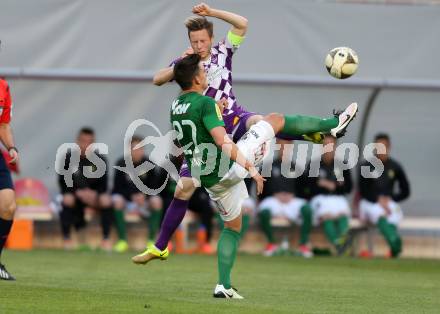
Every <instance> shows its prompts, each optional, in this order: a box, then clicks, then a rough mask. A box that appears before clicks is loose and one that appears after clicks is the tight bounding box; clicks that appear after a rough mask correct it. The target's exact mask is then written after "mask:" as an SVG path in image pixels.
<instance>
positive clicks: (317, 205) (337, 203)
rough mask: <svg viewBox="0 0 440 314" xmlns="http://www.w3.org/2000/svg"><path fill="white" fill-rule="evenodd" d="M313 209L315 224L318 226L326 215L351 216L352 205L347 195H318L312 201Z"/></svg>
mask: <svg viewBox="0 0 440 314" xmlns="http://www.w3.org/2000/svg"><path fill="white" fill-rule="evenodd" d="M310 206H311V207H312V210H313V224H314V225H315V226H317V225H318V224H319V222H320V220H321V218H322V217H325V216H333V217H338V216H350V205H349V204H348V202H347V199H346V198H345V196H340V195H317V196H315V197H314V198H312V200H311V201H310Z"/></svg>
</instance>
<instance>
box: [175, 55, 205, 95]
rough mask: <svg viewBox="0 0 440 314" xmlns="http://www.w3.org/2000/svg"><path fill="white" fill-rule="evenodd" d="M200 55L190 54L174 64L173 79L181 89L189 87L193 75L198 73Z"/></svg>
mask: <svg viewBox="0 0 440 314" xmlns="http://www.w3.org/2000/svg"><path fill="white" fill-rule="evenodd" d="M199 62H200V56H199V55H198V54H191V55H188V56H186V57H185V58H183V59H181V60H179V61H178V62H177V63H176V64H175V65H174V70H173V72H174V79H175V80H176V82H177V84H179V86H180V88H181V89H182V90H187V89H189V88H191V86H192V81H193V79H194V77H195V76H196V75H197V74H199Z"/></svg>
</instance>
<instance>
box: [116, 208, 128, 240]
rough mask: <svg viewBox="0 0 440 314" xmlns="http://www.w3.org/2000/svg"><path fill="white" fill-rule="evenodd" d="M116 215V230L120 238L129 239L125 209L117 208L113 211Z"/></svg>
mask: <svg viewBox="0 0 440 314" xmlns="http://www.w3.org/2000/svg"><path fill="white" fill-rule="evenodd" d="M113 213H114V214H113V215H114V217H115V224H116V230H117V232H118V237H119V240H124V241H127V230H126V228H125V220H124V211H123V210H117V209H115V210H114V211H113Z"/></svg>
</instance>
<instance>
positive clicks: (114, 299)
mask: <svg viewBox="0 0 440 314" xmlns="http://www.w3.org/2000/svg"><path fill="white" fill-rule="evenodd" d="M129 258H130V254H123V255H116V254H105V253H93V252H63V251H33V252H11V251H7V252H5V253H4V256H3V262H4V263H6V264H7V266H8V269H9V270H10V271H11V272H12V273H13V274H14V275H15V276H16V277H17V279H18V281H16V282H5V281H0V313H8V314H9V313H253V314H256V313H344V312H345V313H385V312H386V313H438V312H439V311H440V262H438V261H426V260H423V261H422V260H354V259H348V258H342V259H337V258H315V259H312V260H304V259H302V258H295V257H274V258H264V257H261V256H253V255H240V256H239V257H238V259H237V262H236V267H235V269H234V273H233V282H234V284H235V285H236V286H237V287H238V288H239V290H240V293H241V294H242V295H243V296H244V297H245V298H246V299H245V300H228V301H227V300H218V299H214V298H212V296H211V294H212V290H213V288H214V285H215V283H216V278H217V267H216V259H215V257H206V256H196V255H193V256H171V258H170V259H169V260H168V261H166V262H160V261H154V262H153V263H151V264H150V265H148V266H135V265H132V264H131V262H130V260H129Z"/></svg>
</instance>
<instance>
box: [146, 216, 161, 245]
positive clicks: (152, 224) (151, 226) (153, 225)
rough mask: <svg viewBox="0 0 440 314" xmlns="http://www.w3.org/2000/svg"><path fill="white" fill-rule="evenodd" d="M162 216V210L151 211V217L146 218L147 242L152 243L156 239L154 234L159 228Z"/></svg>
mask: <svg viewBox="0 0 440 314" xmlns="http://www.w3.org/2000/svg"><path fill="white" fill-rule="evenodd" d="M161 216H162V210H161V209H159V210H154V209H153V210H152V211H151V215H150V217H149V218H148V240H150V241H154V240H155V239H156V233H157V231H158V230H159V228H160V218H161Z"/></svg>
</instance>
